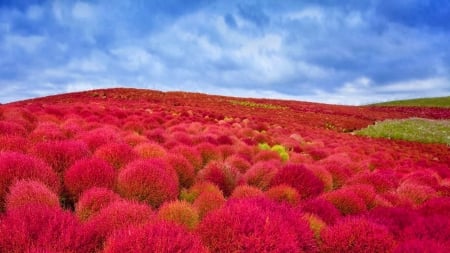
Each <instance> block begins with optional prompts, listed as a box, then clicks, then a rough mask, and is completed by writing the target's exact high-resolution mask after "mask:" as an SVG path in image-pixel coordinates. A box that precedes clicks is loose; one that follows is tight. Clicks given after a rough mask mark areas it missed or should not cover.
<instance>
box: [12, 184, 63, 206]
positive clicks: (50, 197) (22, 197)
mask: <svg viewBox="0 0 450 253" xmlns="http://www.w3.org/2000/svg"><path fill="white" fill-rule="evenodd" d="M5 202H6V210H11V209H14V208H19V207H22V206H25V205H29V204H40V205H46V206H49V207H59V198H58V195H56V193H55V192H53V191H52V190H50V189H49V188H48V186H46V185H45V184H43V183H41V182H39V181H34V180H29V179H21V180H18V181H15V183H14V184H12V185H11V186H10V187H9V192H8V194H7V195H6V201H5Z"/></svg>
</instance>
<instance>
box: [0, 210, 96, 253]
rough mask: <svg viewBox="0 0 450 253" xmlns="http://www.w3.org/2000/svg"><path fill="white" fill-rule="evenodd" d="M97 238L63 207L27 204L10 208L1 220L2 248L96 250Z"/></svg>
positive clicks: (23, 249) (12, 250) (53, 250)
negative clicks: (90, 234) (94, 238)
mask: <svg viewBox="0 0 450 253" xmlns="http://www.w3.org/2000/svg"><path fill="white" fill-rule="evenodd" d="M94 242H95V241H94V240H93V238H92V237H90V236H89V234H87V233H84V231H83V230H82V227H81V225H80V224H79V222H78V221H77V219H76V218H75V217H74V216H73V215H72V214H71V213H69V212H66V211H63V210H62V209H60V208H52V207H48V206H43V205H26V206H23V207H20V208H16V209H13V210H12V211H8V212H7V214H6V216H5V217H3V218H2V220H1V221H0V250H1V252H28V250H29V249H43V250H44V251H43V252H77V253H78V252H79V253H82V252H93V249H94V247H95V244H94ZM41 252H42V251H41Z"/></svg>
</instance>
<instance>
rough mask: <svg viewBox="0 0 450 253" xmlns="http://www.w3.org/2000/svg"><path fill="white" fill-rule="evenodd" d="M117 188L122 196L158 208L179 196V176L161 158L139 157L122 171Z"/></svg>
mask: <svg viewBox="0 0 450 253" xmlns="http://www.w3.org/2000/svg"><path fill="white" fill-rule="evenodd" d="M117 188H118V190H119V192H120V194H121V195H122V196H124V197H126V198H129V199H135V200H138V201H144V202H146V203H148V204H150V205H151V206H153V207H155V208H157V207H159V206H160V205H161V204H162V203H163V202H164V201H168V200H174V199H176V198H177V196H178V177H177V174H176V171H175V170H174V169H173V168H172V167H170V166H169V165H168V164H167V163H166V162H165V161H163V160H161V159H146V160H142V159H138V160H135V161H133V162H131V163H129V164H128V165H127V166H125V168H124V169H123V170H122V171H120V173H119V176H118V178H117Z"/></svg>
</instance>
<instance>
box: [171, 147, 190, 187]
mask: <svg viewBox="0 0 450 253" xmlns="http://www.w3.org/2000/svg"><path fill="white" fill-rule="evenodd" d="M166 160H167V162H168V163H169V165H170V166H171V167H172V168H174V169H175V171H176V172H177V175H178V182H179V185H180V187H185V188H189V187H191V186H192V185H193V184H194V181H195V176H196V175H195V169H194V166H193V165H192V164H191V163H190V162H189V161H188V160H187V159H186V158H185V157H184V156H183V155H181V154H170V155H168V156H167V157H166Z"/></svg>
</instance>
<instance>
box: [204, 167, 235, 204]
mask: <svg viewBox="0 0 450 253" xmlns="http://www.w3.org/2000/svg"><path fill="white" fill-rule="evenodd" d="M239 177H240V173H239V171H238V170H237V169H236V168H234V167H231V166H230V165H229V164H226V163H224V162H219V161H212V162H210V163H208V164H207V165H206V166H205V168H204V169H202V170H200V171H199V172H198V178H200V180H204V181H209V182H212V183H214V184H216V185H217V186H218V187H219V188H220V190H222V192H223V193H224V195H225V196H230V195H231V193H232V192H233V190H234V187H236V184H237V181H238V179H239Z"/></svg>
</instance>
